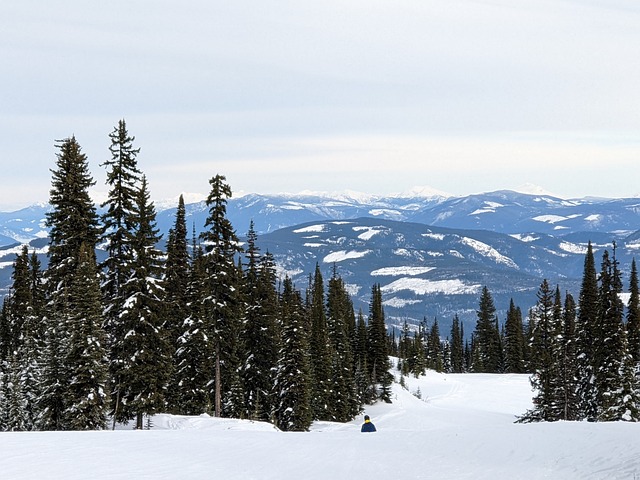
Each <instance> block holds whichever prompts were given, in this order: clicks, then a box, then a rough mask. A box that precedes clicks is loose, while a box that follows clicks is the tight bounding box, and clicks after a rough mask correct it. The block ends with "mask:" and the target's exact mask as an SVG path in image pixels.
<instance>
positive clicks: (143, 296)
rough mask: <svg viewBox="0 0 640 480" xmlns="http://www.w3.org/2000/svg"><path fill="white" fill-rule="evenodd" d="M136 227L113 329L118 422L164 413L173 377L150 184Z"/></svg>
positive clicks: (139, 423)
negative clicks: (163, 320)
mask: <svg viewBox="0 0 640 480" xmlns="http://www.w3.org/2000/svg"><path fill="white" fill-rule="evenodd" d="M135 222H136V225H137V228H136V231H135V235H134V238H133V242H132V250H133V254H134V257H133V258H134V261H133V268H132V271H131V276H130V278H128V279H127V281H126V282H125V284H124V285H122V288H121V294H122V296H123V298H124V303H123V305H122V311H121V312H120V315H119V319H118V323H117V324H116V325H115V327H114V328H113V329H112V332H111V334H112V337H113V345H112V358H114V361H112V365H111V370H112V375H113V382H114V393H113V395H114V396H115V399H114V400H115V407H114V413H115V418H116V419H117V420H118V421H120V420H130V419H133V418H136V422H137V423H136V428H138V429H142V427H143V423H142V422H143V415H144V414H153V413H155V412H157V411H161V410H162V409H163V408H164V406H165V388H166V385H167V382H168V379H169V374H170V359H171V355H170V349H169V345H168V344H167V341H166V336H165V335H164V333H163V331H162V317H161V313H162V303H161V299H162V297H163V291H162V288H161V285H160V283H161V282H160V278H161V274H162V254H161V252H160V251H159V250H158V249H157V248H156V245H157V243H158V241H159V240H160V237H159V236H158V230H157V228H156V226H155V208H154V206H153V204H152V203H151V202H150V201H149V192H148V190H147V186H146V179H145V178H144V177H143V179H142V185H141V187H140V190H139V192H138V196H137V198H136V218H135Z"/></svg>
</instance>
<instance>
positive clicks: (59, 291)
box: [36, 137, 100, 430]
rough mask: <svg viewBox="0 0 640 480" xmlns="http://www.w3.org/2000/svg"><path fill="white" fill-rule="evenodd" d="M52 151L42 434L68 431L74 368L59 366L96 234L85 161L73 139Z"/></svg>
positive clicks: (95, 220)
mask: <svg viewBox="0 0 640 480" xmlns="http://www.w3.org/2000/svg"><path fill="white" fill-rule="evenodd" d="M56 147H57V148H58V150H59V152H58V154H57V161H56V167H57V168H56V169H54V170H52V181H51V185H52V188H51V191H50V198H49V203H50V204H51V207H52V208H51V211H50V212H48V213H47V215H46V225H47V226H48V227H50V230H49V251H48V256H49V264H48V267H47V270H46V272H45V280H46V297H47V305H46V309H45V311H46V317H45V318H44V320H43V322H44V327H45V332H44V337H45V346H44V348H43V349H42V353H43V359H42V366H43V370H42V380H43V381H42V384H41V386H42V390H41V392H42V393H41V395H40V397H39V399H38V406H37V408H36V410H37V411H38V414H39V419H38V423H39V427H40V428H41V429H44V430H63V429H66V428H69V426H68V425H66V424H65V422H64V412H65V411H66V409H67V408H68V403H67V400H68V399H67V398H66V393H67V392H66V386H67V385H68V384H69V382H70V380H71V376H72V374H73V368H74V366H73V365H68V364H66V363H65V362H64V360H65V359H66V358H67V352H68V348H69V324H70V321H71V318H72V316H73V314H74V312H73V298H72V297H71V288H70V282H71V279H72V278H74V275H75V273H76V270H77V268H78V259H79V253H80V248H81V246H82V245H83V244H84V245H85V248H86V249H87V251H88V252H89V253H90V254H91V255H93V256H95V245H96V243H97V240H98V236H99V232H100V229H99V227H98V216H97V214H96V209H95V206H94V204H93V202H92V200H91V197H90V196H89V187H91V186H93V185H94V184H95V182H94V181H93V178H92V177H91V175H90V173H89V166H88V162H87V157H86V155H84V154H83V153H82V151H81V148H80V145H79V144H78V142H77V141H76V139H75V137H71V138H67V139H65V140H62V141H60V142H59V143H58V144H57V145H56Z"/></svg>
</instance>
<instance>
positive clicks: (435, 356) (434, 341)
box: [426, 319, 444, 372]
mask: <svg viewBox="0 0 640 480" xmlns="http://www.w3.org/2000/svg"><path fill="white" fill-rule="evenodd" d="M426 363H427V368H429V369H431V370H435V371H436V372H442V371H443V369H444V363H443V358H442V345H441V342H440V327H439V326H438V319H434V321H433V325H431V330H430V331H429V336H428V337H427V359H426Z"/></svg>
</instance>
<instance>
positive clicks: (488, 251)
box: [460, 237, 519, 269]
mask: <svg viewBox="0 0 640 480" xmlns="http://www.w3.org/2000/svg"><path fill="white" fill-rule="evenodd" d="M460 242H461V243H463V244H465V245H468V246H469V247H471V248H473V249H474V250H475V251H476V252H478V253H479V254H480V255H482V256H484V257H487V258H490V259H492V260H493V261H494V262H496V263H502V264H504V265H507V266H508V267H511V268H515V269H519V267H518V265H517V264H516V262H514V261H513V260H511V259H510V258H509V257H506V256H504V255H502V254H501V253H500V252H498V251H497V250H496V249H495V248H493V247H492V246H490V245H487V244H486V243H484V242H480V241H478V240H474V239H473V238H468V237H462V238H461V239H460Z"/></svg>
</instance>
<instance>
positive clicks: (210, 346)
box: [0, 120, 392, 431]
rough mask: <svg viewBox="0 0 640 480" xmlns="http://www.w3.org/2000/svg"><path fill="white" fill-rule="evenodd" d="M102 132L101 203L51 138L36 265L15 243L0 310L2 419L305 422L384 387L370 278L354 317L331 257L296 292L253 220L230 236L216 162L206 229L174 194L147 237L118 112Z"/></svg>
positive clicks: (359, 403) (64, 426)
mask: <svg viewBox="0 0 640 480" xmlns="http://www.w3.org/2000/svg"><path fill="white" fill-rule="evenodd" d="M109 137H110V140H111V146H110V152H111V158H110V159H109V160H108V161H106V162H104V164H103V165H102V166H104V167H105V168H106V169H107V185H108V187H109V194H108V198H107V200H106V201H105V202H104V203H103V204H102V205H101V206H102V207H103V209H104V214H102V215H101V216H99V215H98V214H97V209H96V206H95V205H94V204H93V202H92V200H91V199H90V197H89V193H88V189H89V187H91V186H92V185H93V184H94V180H93V179H92V177H91V175H90V174H89V169H88V162H87V158H86V156H85V155H84V154H83V153H82V151H81V148H80V145H79V144H78V142H77V141H76V139H75V138H74V137H72V138H68V139H65V140H62V141H60V142H58V144H57V145H56V148H57V149H58V153H57V160H56V166H55V169H53V170H52V188H51V192H50V204H51V207H52V210H51V212H50V213H48V214H47V219H46V222H47V226H48V227H49V228H50V243H49V249H48V265H47V268H46V269H45V270H43V269H42V266H41V264H40V262H39V260H38V258H37V256H36V255H35V253H31V254H30V253H29V251H28V248H27V247H26V246H25V247H23V250H22V252H21V254H19V255H18V256H17V258H16V260H15V263H14V270H13V285H12V288H11V291H10V294H9V295H8V296H7V297H6V298H5V300H4V303H3V306H2V312H1V316H0V429H1V430H5V431H6V430H11V431H18V430H87V429H105V428H109V427H110V426H115V423H116V422H128V421H131V420H135V426H136V428H143V421H144V417H145V416H147V415H152V414H154V413H157V412H170V413H174V414H184V415H199V414H203V413H207V414H211V415H216V416H226V417H235V418H246V419H256V420H263V421H269V422H272V423H273V424H274V425H276V426H277V427H279V428H280V429H282V430H307V429H308V427H309V426H310V424H311V422H312V421H313V420H333V421H349V420H351V419H353V418H354V416H355V415H357V414H358V413H359V412H360V411H361V410H362V407H363V405H364V404H366V403H370V402H373V401H375V400H377V399H382V400H385V401H390V385H391V383H392V377H391V375H390V374H389V371H388V370H389V360H388V353H389V352H388V347H389V344H388V341H387V335H386V327H385V319H384V312H383V308H382V295H381V291H380V287H379V286H374V287H373V288H372V294H371V303H370V311H369V314H368V318H367V319H366V321H365V318H364V315H363V314H362V313H360V314H359V315H358V316H357V318H356V315H355V314H354V309H353V305H352V302H351V300H350V298H349V295H348V293H347V291H346V288H345V285H344V283H343V281H342V279H341V278H340V277H339V275H338V274H337V272H336V271H335V269H334V272H333V275H332V277H331V278H330V279H329V280H328V282H327V283H326V284H325V281H324V279H323V277H322V274H321V271H320V268H319V267H316V271H315V273H314V274H313V275H311V276H310V279H309V285H308V286H307V287H306V289H305V291H304V292H302V291H301V290H299V289H297V288H296V286H295V285H293V283H292V281H291V279H289V278H285V279H284V280H283V281H281V282H279V281H278V280H277V276H276V268H275V264H274V261H273V258H272V256H271V255H270V254H269V253H268V252H265V253H262V252H260V250H259V248H258V246H257V235H256V233H255V231H254V229H253V225H251V226H250V228H249V232H248V235H247V241H246V244H245V245H241V243H240V241H239V239H238V237H237V235H236V232H235V230H234V228H233V226H232V225H231V223H230V222H229V220H228V218H227V216H226V206H227V200H228V199H229V198H230V197H231V195H232V192H231V188H230V187H229V185H228V184H227V183H226V179H225V177H224V176H221V175H217V176H215V177H213V178H212V179H211V180H210V181H209V183H210V186H211V191H210V193H209V195H208V198H207V200H206V205H207V207H208V209H209V215H208V218H207V220H206V225H205V228H204V232H203V233H202V234H200V235H199V236H198V237H196V235H195V233H193V234H192V235H191V238H189V235H188V228H187V225H186V220H185V218H186V214H185V206H184V201H183V199H182V197H181V198H180V200H179V204H178V209H177V213H176V218H175V223H174V226H173V227H172V229H171V230H170V232H169V234H168V238H167V241H166V251H161V250H159V249H158V246H157V245H158V244H159V242H161V240H162V239H161V238H160V236H159V234H158V229H157V228H156V213H155V208H154V205H153V203H152V202H151V201H150V196H149V191H148V186H147V181H146V178H145V176H144V174H143V173H142V171H141V170H140V169H139V167H138V164H137V158H136V157H137V155H138V153H139V149H137V148H134V144H133V142H134V140H135V139H134V137H132V136H130V135H129V133H128V132H127V128H126V124H125V122H124V120H122V121H120V122H119V123H118V125H117V127H115V128H114V130H113V132H112V133H111V134H110V136H109ZM96 249H100V250H102V251H104V252H106V259H104V261H100V262H98V257H97V255H96ZM101 258H102V257H101ZM112 422H113V423H112Z"/></svg>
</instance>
